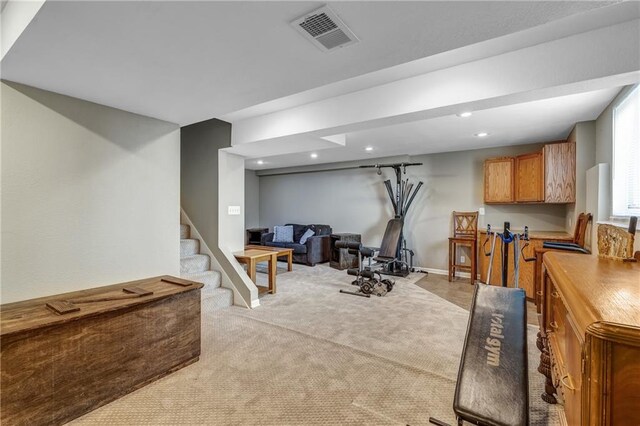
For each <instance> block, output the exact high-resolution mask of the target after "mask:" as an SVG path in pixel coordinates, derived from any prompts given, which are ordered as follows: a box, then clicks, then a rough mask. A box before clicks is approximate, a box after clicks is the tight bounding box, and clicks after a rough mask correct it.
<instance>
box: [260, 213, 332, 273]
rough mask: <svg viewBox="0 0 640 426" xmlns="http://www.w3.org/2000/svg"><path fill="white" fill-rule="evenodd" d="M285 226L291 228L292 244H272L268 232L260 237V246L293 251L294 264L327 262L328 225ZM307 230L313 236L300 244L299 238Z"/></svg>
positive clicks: (270, 235) (329, 229)
mask: <svg viewBox="0 0 640 426" xmlns="http://www.w3.org/2000/svg"><path fill="white" fill-rule="evenodd" d="M286 225H291V226H293V241H294V242H293V243H275V242H273V232H269V233H267V234H263V235H262V238H261V241H262V244H263V245H265V246H270V247H283V248H290V249H293V261H294V262H295V263H303V264H305V265H309V266H315V264H316V263H323V262H328V261H329V246H330V243H331V240H330V237H329V236H330V235H331V233H332V232H333V230H332V229H331V227H330V226H329V225H317V224H314V225H298V224H295V223H287V224H286ZM307 229H311V230H312V231H313V232H315V234H314V235H313V237H310V238H309V239H307V242H306V243H305V244H300V238H302V235H303V234H304V233H305V232H306V231H307Z"/></svg>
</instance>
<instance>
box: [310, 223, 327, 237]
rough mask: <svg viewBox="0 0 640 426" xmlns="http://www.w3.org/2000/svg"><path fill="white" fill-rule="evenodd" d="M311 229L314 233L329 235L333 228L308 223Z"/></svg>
mask: <svg viewBox="0 0 640 426" xmlns="http://www.w3.org/2000/svg"><path fill="white" fill-rule="evenodd" d="M309 227H310V228H311V229H313V231H314V232H315V233H316V235H331V233H332V232H333V230H332V229H331V227H330V226H329V225H319V224H316V225H309Z"/></svg>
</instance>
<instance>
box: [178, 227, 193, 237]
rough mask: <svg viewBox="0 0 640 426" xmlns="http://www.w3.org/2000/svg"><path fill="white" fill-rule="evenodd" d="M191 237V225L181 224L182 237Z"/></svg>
mask: <svg viewBox="0 0 640 426" xmlns="http://www.w3.org/2000/svg"><path fill="white" fill-rule="evenodd" d="M189 237H191V230H190V229H189V225H183V224H180V238H181V239H185V238H189Z"/></svg>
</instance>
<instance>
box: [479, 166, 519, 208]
mask: <svg viewBox="0 0 640 426" xmlns="http://www.w3.org/2000/svg"><path fill="white" fill-rule="evenodd" d="M514 163H515V160H514V159H513V158H511V157H503V158H490V159H488V160H486V161H485V162H484V202H485V203H512V202H513V201H514V197H513V192H514V191H513V175H514Z"/></svg>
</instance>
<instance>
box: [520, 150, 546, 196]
mask: <svg viewBox="0 0 640 426" xmlns="http://www.w3.org/2000/svg"><path fill="white" fill-rule="evenodd" d="M515 165H516V172H515V189H516V197H515V198H516V202H519V203H526V202H541V201H544V200H545V194H544V159H543V152H542V151H540V152H534V153H532V154H525V155H520V156H518V157H516V163H515Z"/></svg>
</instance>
